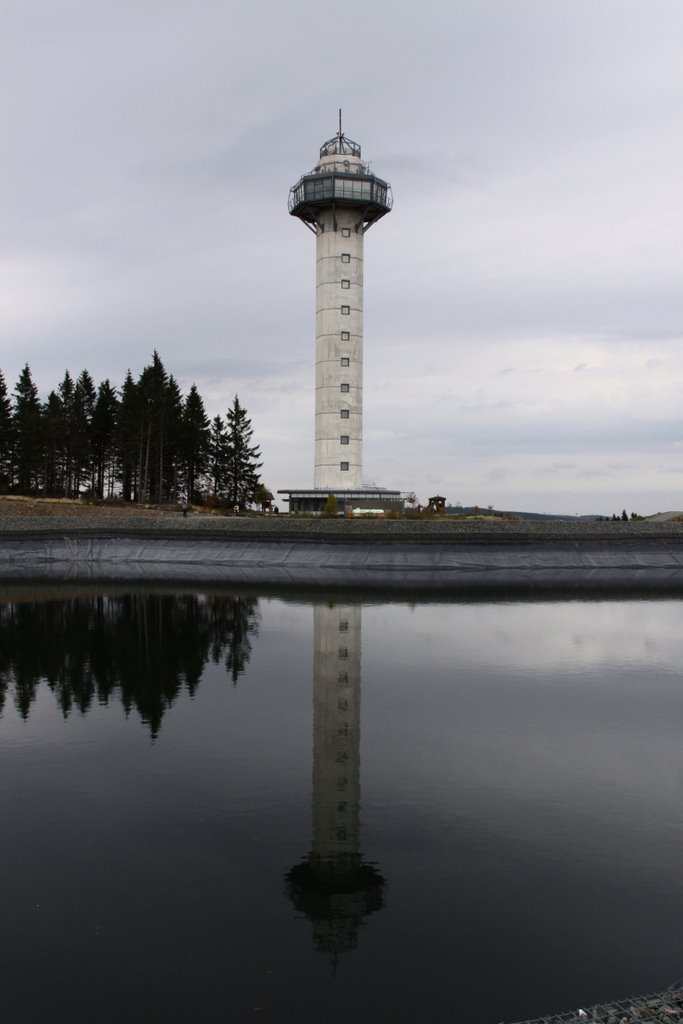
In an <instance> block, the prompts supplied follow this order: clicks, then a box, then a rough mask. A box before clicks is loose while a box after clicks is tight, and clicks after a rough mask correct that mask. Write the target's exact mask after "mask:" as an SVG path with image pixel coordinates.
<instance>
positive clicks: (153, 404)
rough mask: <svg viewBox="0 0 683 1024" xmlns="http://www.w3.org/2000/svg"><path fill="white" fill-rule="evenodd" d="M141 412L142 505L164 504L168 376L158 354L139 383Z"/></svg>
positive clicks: (153, 357)
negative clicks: (151, 502)
mask: <svg viewBox="0 0 683 1024" xmlns="http://www.w3.org/2000/svg"><path fill="white" fill-rule="evenodd" d="M137 386H138V393H139V411H140V438H139V440H140V449H139V452H140V464H139V470H138V478H139V480H140V491H139V500H140V501H159V502H160V501H161V500H162V492H163V476H164V471H163V469H164V444H165V443H166V436H165V431H166V415H165V414H166V400H167V397H168V375H167V373H166V370H165V368H164V364H163V363H162V361H161V359H160V358H159V354H158V352H157V351H156V350H155V351H154V353H153V356H152V362H151V364H150V365H149V366H146V367H145V368H144V370H143V371H142V373H141V374H140V377H139V379H138V385H137Z"/></svg>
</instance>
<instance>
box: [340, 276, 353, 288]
mask: <svg viewBox="0 0 683 1024" xmlns="http://www.w3.org/2000/svg"><path fill="white" fill-rule="evenodd" d="M341 284H342V288H350V287H351V282H350V281H349V279H348V278H347V277H343V278H342V283H341Z"/></svg>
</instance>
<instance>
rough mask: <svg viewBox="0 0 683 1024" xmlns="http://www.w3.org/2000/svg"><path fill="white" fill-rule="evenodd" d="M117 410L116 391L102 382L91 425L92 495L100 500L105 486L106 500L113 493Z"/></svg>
mask: <svg viewBox="0 0 683 1024" xmlns="http://www.w3.org/2000/svg"><path fill="white" fill-rule="evenodd" d="M118 410H119V401H118V399H117V397H116V391H115V390H114V388H113V387H112V386H111V384H110V383H109V381H108V380H103V381H102V383H101V384H100V385H99V387H98V388H97V398H96V399H95V407H94V409H93V415H92V425H91V426H92V459H93V474H94V494H95V497H96V498H99V499H100V500H102V498H104V496H105V494H104V492H105V485H106V491H107V497H108V498H111V497H112V495H113V493H114V479H115V464H116V461H115V457H114V445H115V435H116V426H117V415H118Z"/></svg>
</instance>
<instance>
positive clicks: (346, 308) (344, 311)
mask: <svg viewBox="0 0 683 1024" xmlns="http://www.w3.org/2000/svg"><path fill="white" fill-rule="evenodd" d="M341 311H342V316H348V315H349V313H350V312H351V307H350V306H342V308H341Z"/></svg>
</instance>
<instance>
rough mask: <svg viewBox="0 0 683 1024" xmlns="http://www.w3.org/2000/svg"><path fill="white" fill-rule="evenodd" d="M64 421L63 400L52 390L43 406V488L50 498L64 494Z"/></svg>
mask: <svg viewBox="0 0 683 1024" xmlns="http://www.w3.org/2000/svg"><path fill="white" fill-rule="evenodd" d="M63 423H64V410H63V407H62V400H61V398H60V397H59V395H58V394H57V393H56V392H55V391H51V392H50V394H49V395H48V396H47V402H46V403H45V404H44V405H43V408H42V435H43V459H44V462H43V489H44V491H45V494H46V495H47V496H48V497H50V498H54V497H61V496H62V494H63V490H62V461H61V443H60V438H61V433H62V426H63Z"/></svg>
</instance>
